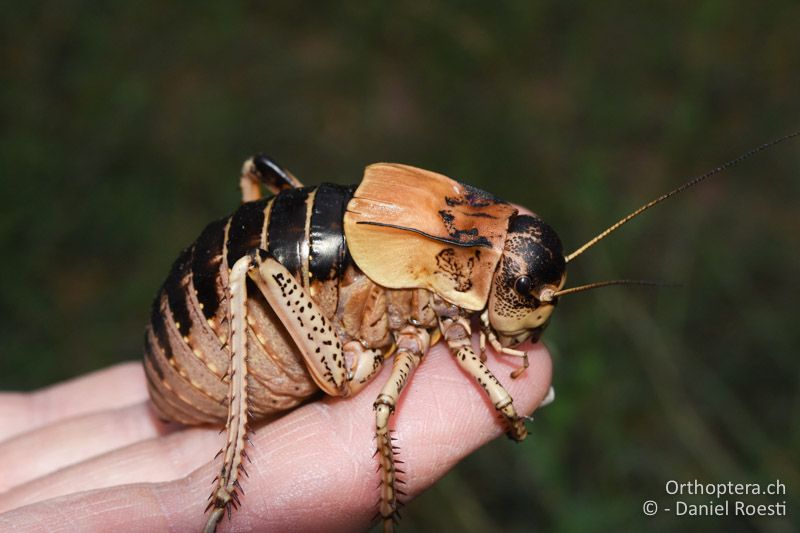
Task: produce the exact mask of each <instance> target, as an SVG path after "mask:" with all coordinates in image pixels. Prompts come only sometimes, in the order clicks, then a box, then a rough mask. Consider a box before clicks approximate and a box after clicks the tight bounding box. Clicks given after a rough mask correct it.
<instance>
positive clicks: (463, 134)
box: [0, 1, 800, 531]
mask: <svg viewBox="0 0 800 533" xmlns="http://www.w3.org/2000/svg"><path fill="white" fill-rule="evenodd" d="M34 4H37V5H34ZM107 4H108V5H106V6H105V7H101V6H100V5H99V3H96V2H88V1H87V2H80V1H63V2H50V3H44V4H39V3H34V2H17V3H15V5H13V6H10V5H9V6H6V7H5V8H4V9H3V16H2V21H1V22H0V34H2V37H1V38H2V48H1V54H2V55H0V76H2V80H0V81H2V83H0V95H1V96H0V102H2V107H1V108H0V113H1V115H0V123H1V124H2V126H0V127H2V131H1V133H0V135H1V137H0V139H1V141H0V172H2V176H0V195H1V197H2V216H0V243H1V246H2V248H0V250H2V261H0V279H1V280H2V281H0V313H1V315H0V358H1V359H0V388H2V389H19V390H28V389H32V388H35V387H41V386H43V385H47V384H50V383H53V382H55V381H58V380H62V379H65V378H68V377H71V376H76V375H79V374H82V373H84V372H88V371H91V370H94V369H98V368H101V367H105V366H108V365H110V364H113V363H115V362H118V361H123V360H131V359H138V358H139V357H140V354H141V340H142V331H143V325H144V322H145V319H146V317H147V315H148V309H149V305H150V301H151V298H152V296H153V294H154V293H155V291H156V288H157V287H158V286H159V285H160V284H161V282H162V280H163V278H164V277H165V275H166V273H167V270H168V268H169V266H170V264H171V262H172V260H173V259H174V258H175V256H176V255H177V252H178V251H179V250H180V249H181V248H182V247H183V246H184V245H186V244H188V243H189V242H191V241H192V240H193V239H194V238H195V237H196V236H197V235H198V234H199V231H200V230H201V229H202V227H203V226H204V224H205V223H207V222H209V221H210V220H212V219H215V218H218V217H220V216H222V215H224V214H227V213H228V212H230V211H232V210H233V209H234V208H235V207H236V205H237V203H238V201H239V191H238V188H237V177H238V170H239V166H240V164H241V162H242V160H243V159H244V158H245V157H247V156H248V155H250V154H251V153H254V152H257V151H262V150H263V151H267V152H268V153H270V154H272V155H274V156H275V157H276V158H277V159H278V160H279V161H281V162H282V163H283V164H285V165H286V166H287V167H289V168H290V169H291V170H292V171H293V172H294V173H295V174H296V175H297V176H298V177H300V179H302V180H303V181H305V182H306V183H308V184H316V183H319V182H321V181H334V182H338V183H353V182H357V181H358V180H359V179H360V177H361V173H362V170H363V167H364V166H365V165H366V164H368V163H371V162H375V161H382V160H389V161H400V162H405V163H409V164H414V165H418V166H421V167H425V168H430V169H433V170H438V171H441V172H444V173H446V174H449V175H451V176H455V177H458V178H459V179H462V180H464V181H467V182H470V183H472V184H474V185H477V186H479V187H481V188H484V189H487V190H490V191H491V192H493V193H495V194H497V195H499V196H501V197H504V198H506V199H508V200H512V201H514V202H518V203H521V204H524V205H526V206H528V207H530V208H531V209H533V210H534V211H536V212H537V213H539V214H540V215H541V216H543V217H544V218H545V219H546V220H548V221H549V222H550V223H551V224H552V225H553V226H554V227H555V228H556V229H557V230H558V231H559V233H560V235H561V237H562V240H563V241H564V242H565V246H566V247H567V248H568V249H569V250H573V249H574V248H575V247H577V246H578V245H579V244H581V243H582V242H584V241H585V240H587V239H588V238H589V237H591V236H592V235H594V234H595V233H597V232H599V231H600V230H601V229H603V228H605V227H606V226H608V225H609V224H610V223H612V222H613V221H615V220H616V219H617V218H619V217H620V216H622V215H624V214H625V213H627V212H628V211H630V210H632V209H633V208H635V207H637V206H638V205H639V204H641V203H643V202H644V201H646V200H649V199H650V198H651V197H653V196H655V195H657V194H660V193H661V192H664V191H665V190H667V189H669V188H672V187H673V186H675V185H677V184H679V183H681V182H682V181H684V180H685V179H687V178H688V177H689V176H692V175H695V174H698V173H701V172H704V171H706V170H708V169H710V168H712V167H714V166H716V165H717V164H719V163H722V162H723V161H725V160H727V159H730V158H732V157H734V156H736V155H738V154H740V153H741V152H743V151H745V150H746V149H749V148H751V147H753V146H755V145H757V144H760V143H762V142H765V141H768V140H770V139H772V138H775V137H778V136H780V135H782V134H784V133H787V132H789V131H791V130H794V129H798V128H800V120H798V118H800V101H799V100H798V94H800V56H799V55H798V50H800V31H798V25H797V24H798V20H800V8H798V7H797V4H796V3H795V2H790V1H786V2H752V3H745V2H728V1H709V2H667V3H650V2H648V3H647V4H648V6H646V7H645V6H643V5H638V3H628V4H627V5H625V3H622V2H596V3H587V4H585V5H580V4H578V3H575V2H554V3H538V2H537V3H528V2H516V3H511V4H510V5H506V6H505V7H502V8H500V7H494V6H492V7H490V6H489V5H488V3H487V5H486V6H484V7H475V6H472V7H468V8H465V7H455V6H454V5H451V4H447V3H444V4H439V3H435V4H430V5H428V4H427V3H415V4H416V5H412V6H405V7H401V8H391V9H390V8H389V7H386V6H383V7H382V6H380V5H377V4H375V5H372V4H369V3H363V4H362V3H344V4H343V5H341V6H339V7H336V8H321V7H313V8H312V7H309V6H306V7H302V8H295V7H288V6H287V5H285V6H283V7H281V6H272V7H271V8H270V10H269V11H262V9H261V8H259V7H258V5H257V4H256V3H234V2H226V3H222V2H219V3H215V2H192V3H186V4H184V5H183V7H171V8H170V7H165V6H164V5H163V4H164V3H163V2H150V1H142V2H125V3H123V2H110V3H107ZM423 4H424V5H423ZM799 143H800V141H792V142H790V143H787V144H784V145H781V146H780V147H778V148H776V149H773V150H771V151H769V152H767V153H764V154H762V155H759V156H758V157H756V158H754V159H752V160H750V161H748V162H747V163H745V164H743V165H741V166H739V167H737V168H735V169H732V170H730V171H728V172H726V173H725V174H724V175H722V176H718V177H716V178H714V179H713V180H712V181H710V182H708V183H706V184H704V185H703V186H701V187H700V188H698V189H695V190H693V192H691V193H689V194H686V195H684V196H682V197H679V198H677V199H674V200H672V201H670V202H669V203H667V204H665V205H663V206H660V207H659V208H657V209H656V210H655V211H652V212H650V213H649V214H648V215H646V216H645V217H643V218H641V219H639V220H638V221H637V222H636V223H634V224H631V225H630V226H628V227H626V228H625V230H624V231H621V232H620V233H619V234H617V235H615V236H614V237H612V238H610V239H608V240H607V241H606V242H604V243H603V244H602V245H600V246H598V247H596V248H595V249H592V251H591V252H587V253H586V254H585V255H584V256H582V257H581V258H580V259H579V260H576V261H575V263H574V264H570V284H578V283H583V282H588V281H594V280H600V279H609V278H618V277H635V278H645V279H656V280H663V281H669V282H677V283H680V284H682V286H681V287H679V288H669V289H660V290H656V291H652V290H642V289H637V288H614V289H605V290H601V291H597V292H594V293H587V294H585V295H575V296H569V297H565V298H564V299H563V300H562V302H561V305H560V306H559V309H558V311H557V312H556V314H555V315H554V319H553V322H552V325H551V327H550V329H549V330H548V331H547V333H546V335H545V340H546V342H547V344H548V346H549V347H550V348H551V350H552V352H553V355H554V358H555V373H554V385H555V387H556V390H557V392H558V400H557V401H556V402H555V404H553V405H552V406H551V407H548V408H547V409H546V410H543V411H542V412H541V413H540V414H538V415H537V417H536V421H535V422H534V423H533V424H532V426H531V429H532V435H531V437H530V438H529V439H528V441H527V442H525V443H524V444H522V445H519V446H515V445H513V444H512V443H511V442H508V441H506V440H499V441H497V442H495V443H493V444H492V445H490V446H487V447H486V448H485V449H483V450H481V451H480V452H479V453H478V454H476V455H475V456H474V457H472V458H470V459H469V460H467V461H466V462H465V463H464V464H463V465H462V466H460V467H459V468H458V469H457V470H456V471H454V472H453V473H451V474H450V475H449V476H448V477H447V478H445V479H444V480H443V481H442V482H441V483H440V484H438V485H437V486H436V487H434V488H433V489H431V490H430V491H429V492H428V493H426V494H425V495H424V496H422V497H421V498H419V499H418V500H417V501H415V502H414V503H412V504H411V505H410V506H409V507H408V509H407V512H406V513H405V515H406V518H405V520H404V523H403V526H404V530H406V531H414V530H417V529H420V530H428V531H435V530H439V528H442V527H451V528H458V529H460V530H462V531H487V530H506V531H527V530H530V529H553V530H559V531H583V530H585V529H586V528H591V529H599V530H615V529H642V528H644V527H647V528H649V529H652V530H655V531H660V530H664V531H666V530H674V529H685V530H694V529H701V528H708V527H718V528H720V529H725V530H732V529H741V530H763V531H782V530H785V529H786V530H788V529H789V527H790V526H789V524H790V522H792V521H794V522H795V523H797V520H798V518H797V516H798V513H800V507H798V504H800V496H799V495H800V474H799V473H798V472H799V470H800V465H799V464H798V450H800V423H798V421H799V420H800V418H799V417H798V408H800V386H799V377H800V364H798V362H797V348H798V346H800V328H799V327H798V313H797V297H798V295H799V294H800V290H798V289H800V283H799V282H798V274H799V273H800V268H798V266H800V252H798V250H799V249H800V231H798V229H800V211H799V210H798V207H797V206H798V202H799V201H800V157H799V156H798V154H800V149H799V148H800V144H799ZM487 416H489V415H488V414H487ZM695 478H696V479H699V480H701V481H707V482H727V481H744V482H760V483H766V482H768V481H772V480H774V479H775V478H780V479H781V480H782V481H784V482H785V483H786V485H787V491H788V495H787V496H786V497H785V499H786V500H787V504H788V507H789V513H790V518H789V519H786V520H783V521H778V520H775V519H764V518H762V519H753V520H737V521H733V520H728V521H723V520H719V519H689V518H683V519H679V518H674V517H672V516H669V515H666V516H665V515H663V514H662V515H659V516H658V517H656V518H653V519H650V518H645V517H643V516H642V512H641V505H642V501H643V500H645V499H649V498H652V499H654V500H656V501H659V502H660V503H664V502H666V501H668V499H667V497H666V496H665V494H664V483H665V482H666V481H667V480H669V479H676V480H679V481H686V480H693V479H695ZM365 482H366V481H365ZM780 499H783V498H780ZM687 500H688V501H692V502H695V503H700V502H706V501H707V500H708V498H702V497H700V498H687ZM761 501H765V502H766V501H769V500H768V499H763V500H762V499H759V498H752V497H751V498H749V499H748V502H752V503H759V502H761Z"/></svg>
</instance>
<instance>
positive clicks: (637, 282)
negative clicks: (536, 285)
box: [552, 279, 676, 298]
mask: <svg viewBox="0 0 800 533" xmlns="http://www.w3.org/2000/svg"><path fill="white" fill-rule="evenodd" d="M611 285H644V286H647V287H675V286H676V285H674V284H671V283H661V282H658V281H645V280H640V279H612V280H608V281H595V282H594V283H588V284H586V285H579V286H577V287H570V288H569V289H562V290H560V291H556V292H554V293H553V296H552V297H553V298H557V297H559V296H565V295H567V294H573V293H576V292H583V291H590V290H592V289H599V288H600V287H608V286H611Z"/></svg>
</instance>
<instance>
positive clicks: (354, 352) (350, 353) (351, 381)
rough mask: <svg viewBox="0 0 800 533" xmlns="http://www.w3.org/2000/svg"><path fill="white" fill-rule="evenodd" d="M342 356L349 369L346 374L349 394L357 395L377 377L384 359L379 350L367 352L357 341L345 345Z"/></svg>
mask: <svg viewBox="0 0 800 533" xmlns="http://www.w3.org/2000/svg"><path fill="white" fill-rule="evenodd" d="M344 356H345V361H347V362H348V365H347V366H348V367H349V371H348V373H347V381H348V389H349V394H355V393H357V392H358V391H360V390H361V389H363V388H364V386H365V385H366V384H367V383H369V382H370V381H372V378H374V377H375V376H377V375H378V372H379V371H380V369H381V367H382V366H383V360H384V357H385V356H384V353H383V352H382V351H381V350H377V349H373V350H368V349H366V348H364V346H363V345H362V344H361V343H360V342H359V341H350V342H348V343H345V345H344Z"/></svg>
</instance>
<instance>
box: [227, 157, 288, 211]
mask: <svg viewBox="0 0 800 533" xmlns="http://www.w3.org/2000/svg"><path fill="white" fill-rule="evenodd" d="M261 184H264V185H265V186H266V187H267V190H268V191H269V192H270V193H272V194H278V193H279V192H281V191H283V190H286V189H296V188H299V187H302V186H303V184H302V183H300V180H298V179H297V178H295V177H294V175H293V174H292V173H291V172H289V171H288V170H286V169H285V168H283V167H282V166H281V165H280V164H279V163H278V162H277V161H275V160H274V159H272V158H271V157H269V156H266V155H264V154H259V155H255V156H253V157H251V158H250V159H248V160H247V161H245V162H244V164H243V165H242V176H241V178H240V180H239V186H240V187H241V188H242V202H251V201H253V200H258V199H259V198H261Z"/></svg>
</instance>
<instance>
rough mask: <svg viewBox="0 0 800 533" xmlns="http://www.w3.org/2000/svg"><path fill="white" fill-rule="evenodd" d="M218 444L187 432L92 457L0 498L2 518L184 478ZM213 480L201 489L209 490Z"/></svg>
mask: <svg viewBox="0 0 800 533" xmlns="http://www.w3.org/2000/svg"><path fill="white" fill-rule="evenodd" d="M222 438H223V437H222V436H220V434H219V430H213V429H208V428H187V429H184V430H183V431H178V432H175V433H171V434H169V435H166V436H162V437H158V438H153V439H150V440H147V441H142V442H138V443H135V444H132V445H129V446H126V447H124V448H121V449H117V450H114V451H111V452H108V453H105V454H102V455H98V456H95V457H93V458H91V459H89V460H86V461H83V462H80V463H76V464H73V465H70V466H67V467H65V468H62V469H60V470H57V471H55V472H52V473H50V474H48V475H46V476H42V477H39V478H37V479H34V480H32V481H29V482H27V483H24V484H22V485H19V486H17V487H14V489H13V490H10V491H7V492H5V493H3V494H0V513H4V512H6V511H9V510H11V509H15V508H17V507H22V506H24V505H30V504H32V503H36V502H42V501H45V500H48V499H51V498H56V497H59V496H64V495H67V494H72V493H78V492H82V491H89V490H93V489H102V488H105V487H115V486H119V485H126V484H131V483H157V482H164V481H171V480H176V479H180V478H184V477H185V476H186V474H187V472H191V471H192V470H194V469H197V468H199V467H201V466H203V465H207V464H208V463H209V460H210V458H211V457H213V456H214V454H215V453H216V452H217V450H218V449H219V447H220V439H222ZM212 477H213V475H210V476H209V477H208V479H207V480H206V481H205V482H203V483H202V486H203V487H209V490H210V487H211V478H212ZM0 531H5V530H4V529H3V528H2V527H0Z"/></svg>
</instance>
